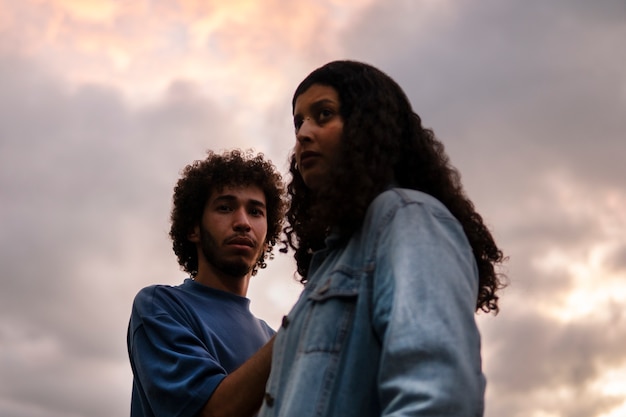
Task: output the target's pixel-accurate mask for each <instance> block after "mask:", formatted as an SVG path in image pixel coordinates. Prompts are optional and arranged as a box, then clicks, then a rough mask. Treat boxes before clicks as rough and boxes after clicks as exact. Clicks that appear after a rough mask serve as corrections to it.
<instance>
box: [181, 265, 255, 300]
mask: <svg viewBox="0 0 626 417" xmlns="http://www.w3.org/2000/svg"><path fill="white" fill-rule="evenodd" d="M251 275H252V274H251V273H248V274H246V275H244V276H243V277H233V276H231V275H226V274H224V273H219V272H218V271H214V270H209V271H198V274H197V275H196V276H195V277H194V278H193V279H194V281H196V282H198V283H200V284H202V285H206V286H207V287H211V288H215V289H217V290H221V291H226V292H230V293H233V294H235V295H239V296H241V297H245V296H246V295H247V294H248V284H249V283H250V276H251Z"/></svg>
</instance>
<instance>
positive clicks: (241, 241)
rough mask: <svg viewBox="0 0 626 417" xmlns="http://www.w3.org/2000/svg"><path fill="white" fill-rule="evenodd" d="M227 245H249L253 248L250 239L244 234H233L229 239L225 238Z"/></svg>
mask: <svg viewBox="0 0 626 417" xmlns="http://www.w3.org/2000/svg"><path fill="white" fill-rule="evenodd" d="M226 244H227V245H235V246H249V247H251V248H254V246H255V244H254V241H253V240H252V239H250V238H249V237H246V236H234V237H231V238H230V239H227V240H226Z"/></svg>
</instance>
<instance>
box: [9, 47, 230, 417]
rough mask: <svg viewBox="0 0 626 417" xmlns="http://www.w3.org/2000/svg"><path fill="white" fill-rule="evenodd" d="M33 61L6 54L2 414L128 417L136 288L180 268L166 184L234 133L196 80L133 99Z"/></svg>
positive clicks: (170, 185) (223, 145) (168, 189)
mask: <svg viewBox="0 0 626 417" xmlns="http://www.w3.org/2000/svg"><path fill="white" fill-rule="evenodd" d="M36 68H37V67H36V65H35V63H33V62H28V61H26V60H21V59H19V58H18V57H1V58H0V91H3V94H2V95H0V149H1V152H0V194H1V195H2V202H3V203H2V206H1V208H0V220H1V222H2V225H3V233H2V234H1V235H0V247H2V251H0V265H2V267H1V268H2V274H1V277H2V287H3V290H2V291H1V292H0V317H1V318H2V320H1V321H0V346H1V347H2V351H3V360H2V362H1V373H2V375H3V378H2V382H0V404H4V403H5V402H7V403H8V404H9V405H7V408H6V409H5V408H4V406H0V410H2V411H0V414H2V415H15V416H21V415H24V416H27V415H28V416H35V415H38V413H39V412H38V411H37V410H46V411H45V413H43V414H41V415H44V414H45V415H59V416H60V415H64V416H69V415H77V416H78V415H84V416H87V415H89V416H103V417H104V416H110V415H123V414H126V413H127V406H128V404H127V401H118V399H120V398H121V399H124V398H126V397H127V396H128V395H129V394H128V393H129V392H130V381H129V379H128V374H129V372H130V370H129V368H128V365H127V360H126V356H125V344H124V340H125V339H124V337H125V327H126V322H127V320H128V314H129V311H130V302H131V301H132V295H134V293H135V292H136V290H137V289H138V288H139V287H140V286H141V282H143V281H146V280H147V281H150V280H153V281H159V280H163V279H164V278H165V277H166V274H165V273H166V272H168V271H169V272H170V273H172V272H175V271H176V269H177V268H176V263H175V260H174V258H173V255H172V258H171V259H170V258H167V257H164V256H163V255H162V254H169V253H170V252H171V251H170V250H169V247H168V245H169V244H168V241H167V225H168V215H169V207H170V199H171V190H172V187H173V184H174V182H175V181H176V178H177V177H178V173H179V171H180V170H181V169H182V168H183V167H184V165H186V164H187V163H189V162H191V161H192V160H193V159H199V158H202V156H203V154H204V151H205V149H207V148H209V147H213V146H215V147H217V148H225V147H228V143H229V142H227V141H226V139H233V142H230V143H236V134H235V132H233V131H231V129H230V128H225V127H224V126H228V123H227V118H225V116H224V115H223V114H221V111H220V110H219V108H218V107H217V106H216V105H214V104H213V103H211V102H210V101H209V99H207V98H203V97H200V96H198V95H196V94H194V86H193V85H192V84H190V83H186V82H183V81H180V82H176V83H173V84H172V86H171V88H170V89H169V90H168V91H167V92H166V93H165V95H164V96H163V97H162V99H161V100H160V101H159V102H156V103H154V104H152V105H150V106H143V107H139V108H131V107H130V106H129V105H128V104H127V101H126V100H125V98H124V97H123V96H122V95H121V93H120V92H119V91H117V90H115V89H113V88H110V87H107V86H103V85H83V86H81V87H79V88H78V89H77V90H70V89H69V88H68V87H67V86H66V85H64V84H63V83H62V82H61V81H60V80H58V79H54V78H53V77H51V76H48V75H46V74H45V73H43V72H41V71H39V70H37V69H36ZM155 225H159V226H157V227H155ZM145 263H149V264H148V265H146V264H145ZM154 271H158V274H155V275H153V276H150V275H149V274H150V273H152V272H154ZM132 274H141V276H137V275H132ZM144 274H145V275H144ZM25 352H26V353H25ZM38 358H41V360H38ZM112 369H114V370H117V371H115V372H112V371H111V370H112ZM87 370H89V371H87ZM96 371H100V372H101V373H100V374H99V375H98V376H97V377H95V378H92V377H91V376H90V375H92V374H93V372H96ZM107 372H110V374H107ZM120 377H126V378H125V382H126V384H125V385H124V386H123V391H124V392H123V394H124V396H123V397H120V391H122V390H121V389H119V390H118V388H116V386H119V385H120V384H119V379H120ZM102 384H104V385H105V386H102ZM75 392H80V393H81V394H80V395H75V394H74V393H75ZM11 404H12V405H11ZM115 407H123V408H121V409H115Z"/></svg>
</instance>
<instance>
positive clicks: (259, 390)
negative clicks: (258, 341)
mask: <svg viewBox="0 0 626 417" xmlns="http://www.w3.org/2000/svg"><path fill="white" fill-rule="evenodd" d="M273 345H274V337H272V338H271V339H270V341H269V342H267V343H266V344H265V346H263V347H262V348H261V349H259V351H258V352H257V353H255V354H254V355H252V357H251V358H250V359H248V360H247V361H246V362H245V363H244V364H243V365H241V366H240V367H239V368H237V370H235V371H234V372H232V373H231V374H229V375H227V376H226V377H225V378H224V379H223V380H222V382H221V383H220V384H219V385H218V386H217V388H216V389H215V391H213V394H212V395H211V397H210V398H209V400H208V401H207V403H206V404H205V405H204V407H203V408H202V410H201V411H200V414H199V417H222V416H223V417H251V416H253V415H254V414H255V413H256V412H257V411H258V410H259V408H260V407H261V402H262V401H263V394H265V384H266V382H267V378H268V377H269V374H270V367H271V363H272V347H273Z"/></svg>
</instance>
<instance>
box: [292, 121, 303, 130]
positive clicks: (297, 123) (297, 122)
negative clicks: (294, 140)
mask: <svg viewBox="0 0 626 417" xmlns="http://www.w3.org/2000/svg"><path fill="white" fill-rule="evenodd" d="M300 126H302V119H300V118H298V119H294V120H293V127H294V128H295V130H296V133H298V130H299V129H300Z"/></svg>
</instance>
